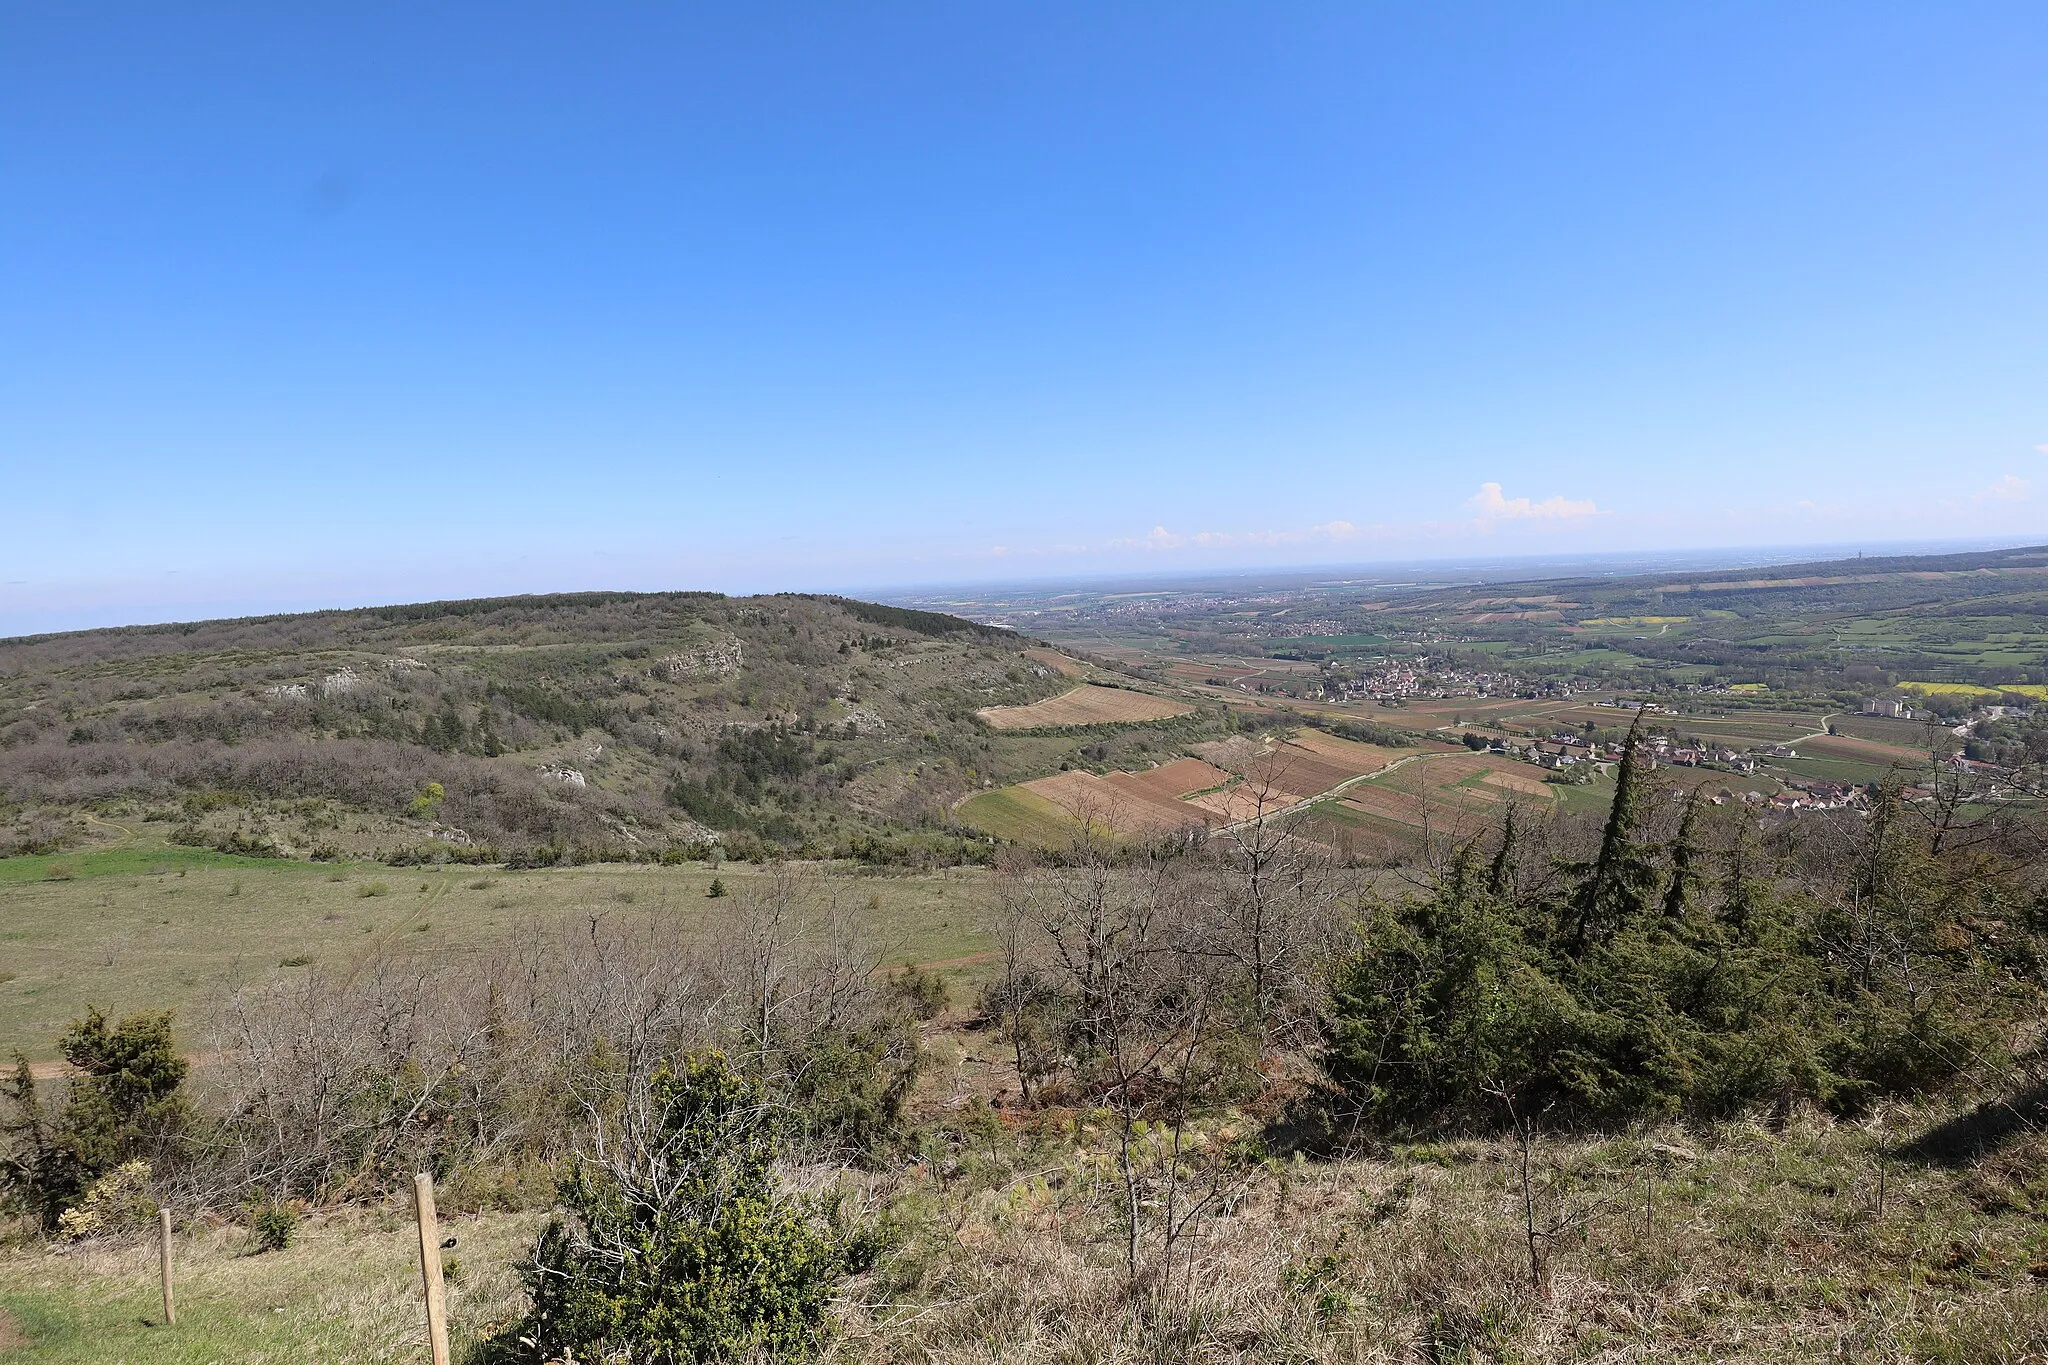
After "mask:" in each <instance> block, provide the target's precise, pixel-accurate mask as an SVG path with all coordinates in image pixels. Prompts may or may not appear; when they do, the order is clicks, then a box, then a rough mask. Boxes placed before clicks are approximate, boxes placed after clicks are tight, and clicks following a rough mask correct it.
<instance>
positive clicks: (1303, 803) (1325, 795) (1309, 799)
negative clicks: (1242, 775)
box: [1217, 754, 1443, 834]
mask: <svg viewBox="0 0 2048 1365" xmlns="http://www.w3.org/2000/svg"><path fill="white" fill-rule="evenodd" d="M1439 757H1443V755H1440V754H1410V755H1408V756H1407V757H1406V758H1397V759H1395V760H1394V761H1393V762H1391V763H1389V764H1387V765H1386V766H1385V767H1383V768H1380V769H1377V770H1376V771H1373V772H1369V773H1359V774H1358V775H1357V776H1355V777H1347V778H1345V779H1344V780H1343V781H1342V782H1339V783H1338V784H1337V785H1336V786H1334V787H1331V788H1330V789H1329V790H1328V791H1321V792H1317V793H1316V794H1315V795H1314V796H1306V797H1303V798H1302V799H1301V800H1299V801H1296V802H1295V803H1294V804H1293V805H1291V806H1287V807H1284V808H1283V809H1280V810H1277V811H1274V812H1272V813H1271V814H1262V815H1255V816H1253V817H1252V818H1251V819H1249V820H1239V821H1238V822H1237V823H1236V824H1231V825H1225V826H1223V828H1222V829H1220V830H1218V831H1217V833H1218V834H1231V833H1234V832H1235V831H1237V830H1241V829H1244V828H1245V827H1247V826H1249V825H1253V824H1256V823H1258V821H1260V820H1261V819H1266V820H1275V819H1280V818H1282V817H1284V816H1288V815H1292V814H1294V813H1295V812H1296V811H1302V810H1307V809H1308V808H1309V807H1310V806H1313V805H1315V804H1316V803H1317V802H1318V801H1327V800H1329V799H1330V798H1332V797H1335V796H1341V795H1342V794H1343V793H1344V792H1346V791H1347V790H1349V789H1350V788H1352V787H1355V786H1357V785H1358V784H1359V783H1361V782H1369V781H1371V780H1372V779H1373V778H1375V777H1384V776H1385V775H1386V774H1388V773H1390V772H1393V771H1394V770H1395V769H1396V768H1401V767H1405V766H1406V765H1408V764H1410V763H1413V762H1415V761H1416V760H1417V759H1423V758H1439Z"/></svg>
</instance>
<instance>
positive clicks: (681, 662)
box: [652, 635, 745, 682]
mask: <svg viewBox="0 0 2048 1365" xmlns="http://www.w3.org/2000/svg"><path fill="white" fill-rule="evenodd" d="M744 663H745V657H744V655H743V653H742V651H741V649H740V639H739V637H738V636H737V635H729V636H727V637H726V638H725V639H724V640H722V641H720V642H719V643H717V644H713V645H705V646H704V647H703V648H702V649H692V650H688V651H685V652H684V653H680V654H669V655H666V656H664V657H662V658H660V659H657V660H655V663H654V668H653V670H652V671H653V672H654V674H655V675H656V676H657V677H662V678H667V679H668V680H669V681H670V682H687V681H690V680H691V679H695V678H730V677H732V676H733V675H734V674H736V673H738V672H739V671H740V667H741V665H742V664H744Z"/></svg>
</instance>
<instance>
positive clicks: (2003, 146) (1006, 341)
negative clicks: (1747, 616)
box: [0, 3, 2048, 631]
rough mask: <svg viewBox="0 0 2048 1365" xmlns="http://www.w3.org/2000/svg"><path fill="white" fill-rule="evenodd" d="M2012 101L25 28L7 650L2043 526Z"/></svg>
mask: <svg viewBox="0 0 2048 1365" xmlns="http://www.w3.org/2000/svg"><path fill="white" fill-rule="evenodd" d="M428 8H431V9H432V10H434V11H435V12H434V13H433V14H431V15H428V14H423V13H421V12H420V11H422V10H424V9H428ZM2044 71H2048V8H2044V7H2043V6H2041V5H2039V4H2038V3H2027V4H2013V5H2006V6H1999V5H1971V4H1954V5H1939V6H1935V5H1925V4H1918V5H1878V4H1869V3H1858V4H1803V5H1798V6H1785V5H1765V4H1723V5H1712V6H1704V5H1695V6H1640V5H1622V4H1608V5H1590V4H1573V5H1565V4H1540V3H1537V4H1532V3H1513V4H1500V5H1457V4H1443V5H1399V6H1396V5H1370V4H1329V5H1317V6H1311V5H1287V4H1261V5H1249V4H1247V5H1238V6H1220V5H1200V4H1194V5H1189V4H1173V5H1167V4H1158V5H1121V6H1119V5H1103V4H1100V3H1090V4H1078V5H1072V6H1062V5H1056V4H1033V5H1029V6H1025V5H999V4H973V3H967V4H962V3H949V4H943V5H940V4H932V5H919V4H870V5H824V4H815V5H804V6H789V5H776V4H747V5H730V6H722V7H714V6H708V5H680V4H644V5H627V4H615V5H579V6H568V5H558V6H543V5H526V4H513V5H490V6H484V5H478V6H473V7H465V6H459V5H441V6H432V7H423V6H397V5H393V6H375V5H365V4H351V5H348V6H329V7H322V6H317V5H287V6H259V5H253V4H245V5H237V6H227V5H220V6H209V5H177V4H150V5H120V4H96V5H90V6H81V5H64V4H54V3H47V4H27V3H25V4H14V5H9V6H7V7H5V8H4V9H0V490H4V493H5V503H6V506H7V508H8V513H9V515H8V516H7V519H6V523H5V524H6V530H5V532H4V534H0V631H7V630H30V629H45V628H54V627H58V626H68V625H76V624H85V623H92V622H105V621H119V620H150V619H165V618H175V617H182V616H194V615H205V614H215V613H218V612H224V611H242V610H257V609H273V608H281V607H297V606H313V605H338V604H346V603H353V602H361V601H376V600H412V599H419V598H426V597H437V596H449V595H468V594H474V593H488V592H503V591H531V590H546V589H556V588H584V587H608V586H622V587H649V588H651V587H718V588H725V589H729V590H747V589H757V588H766V589H781V588H794V589H801V588H832V587H841V586H848V585H855V584H862V585H872V584H881V583H889V582H928V581H934V580H973V579H989V578H1034V577H1042V576H1046V575H1051V574H1068V573H1082V572H1089V571H1095V570H1116V571H1125V570H1130V569H1136V568H1143V569H1148V570H1158V571H1172V570H1175V569H1181V568H1185V569H1188V570H1191V571H1192V570H1206V569H1211V568H1216V567H1221V566H1228V565H1254V564H1256V565H1269V564H1288V563H1335V562H1346V561H1360V562H1369V561H1372V560H1384V559H1400V560H1414V559H1418V558H1429V557H1432V556H1436V555H1444V556H1453V555H1458V556H1464V555H1473V554H1478V553H1487V554H1511V553H1516V552H1519V551H1529V552H1542V553H1565V552H1569V553H1577V552H1581V551H1583V552H1595V551H1599V550H1612V549H1634V548H1655V547H1680V546H1704V545H1742V544H1756V545H1770V544H1784V543H1798V544H1815V543H1833V542H1844V543H1848V542H1871V541H1877V540H1884V539H1900V538H1940V537H1962V536H2005V537H2010V538H2012V539H2014V540H2015V541H2017V540H2025V539H2031V538H2039V539H2048V525H2044V520H2048V519H2044V517H2043V510H2044V507H2048V117H2044V116H2043V107H2044V106H2043V103H2042V101H2043V95H2044V89H2048V87H2044V84H2043V74H2042V73H2043V72H2044Z"/></svg>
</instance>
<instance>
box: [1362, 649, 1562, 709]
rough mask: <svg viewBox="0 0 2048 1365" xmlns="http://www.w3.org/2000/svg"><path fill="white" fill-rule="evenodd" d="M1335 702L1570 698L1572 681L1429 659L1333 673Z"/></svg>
mask: <svg viewBox="0 0 2048 1365" xmlns="http://www.w3.org/2000/svg"><path fill="white" fill-rule="evenodd" d="M1323 689H1324V692H1325V693H1326V694H1327V695H1328V696H1329V698H1330V699H1331V700H1332V701H1340V702H1342V701H1376V702H1379V703H1381V704H1382V705H1385V704H1387V703H1390V702H1398V701H1406V700H1407V699H1409V698H1411V697H1539V696H1541V697H1551V696H1556V697H1569V696H1570V695H1572V686H1571V684H1570V683H1568V682H1540V683H1539V682H1533V681H1531V680H1529V679H1526V678H1517V677H1515V676H1514V675H1512V674H1509V673H1476V672H1473V671H1471V670H1469V669H1462V668H1452V667H1449V666H1448V665H1445V666H1441V667H1438V666H1433V665H1432V664H1431V663H1430V661H1429V660H1427V659H1422V660H1394V661H1390V662H1387V663H1384V664H1381V665H1379V666H1378V667H1376V668H1374V669H1373V670H1372V671H1371V672H1369V673H1364V674H1360V675H1358V676H1355V677H1352V676H1345V675H1342V674H1331V675H1329V676H1327V677H1325V678H1324V680H1323Z"/></svg>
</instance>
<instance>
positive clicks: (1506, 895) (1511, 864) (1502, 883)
mask: <svg viewBox="0 0 2048 1365" xmlns="http://www.w3.org/2000/svg"><path fill="white" fill-rule="evenodd" d="M1515 811H1516V804H1515V803H1514V802H1512V801H1510V802H1509V803H1508V815H1507V819H1505V820H1503V821H1502V822H1501V829H1500V847H1499V848H1497V849H1495V850H1494V852H1493V866H1491V867H1490V868H1488V869H1487V872H1486V889H1487V891H1489V892H1490V893H1492V895H1494V896H1495V897H1496V898H1498V899H1500V900H1504V901H1507V900H1513V899H1514V897H1515V890H1516V886H1517V879H1516V876H1515V872H1516V860H1517V858H1518V857H1519V856H1520V853H1521V849H1520V848H1519V847H1518V836H1517V833H1516V830H1515Z"/></svg>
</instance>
